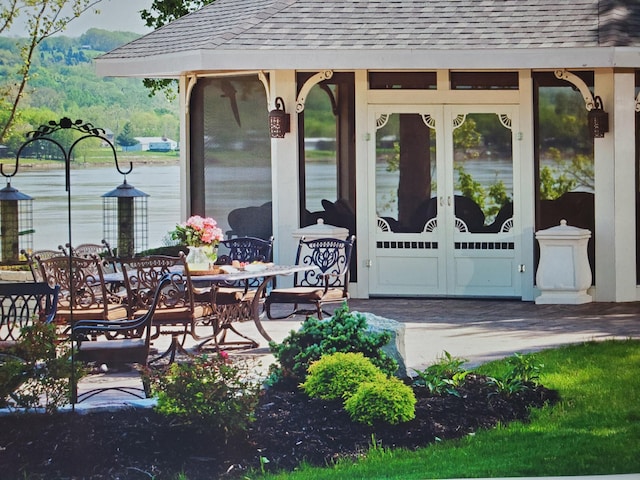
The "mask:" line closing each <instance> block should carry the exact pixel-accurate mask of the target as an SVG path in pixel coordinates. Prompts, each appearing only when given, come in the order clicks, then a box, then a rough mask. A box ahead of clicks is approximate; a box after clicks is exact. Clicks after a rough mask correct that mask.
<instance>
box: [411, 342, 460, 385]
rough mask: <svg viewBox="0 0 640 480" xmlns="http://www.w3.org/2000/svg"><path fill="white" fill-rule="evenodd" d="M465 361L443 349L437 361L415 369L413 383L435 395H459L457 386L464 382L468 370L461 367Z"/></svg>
mask: <svg viewBox="0 0 640 480" xmlns="http://www.w3.org/2000/svg"><path fill="white" fill-rule="evenodd" d="M465 363H466V360H464V359H461V358H457V357H453V356H452V355H451V354H450V353H449V352H447V351H446V350H445V352H444V354H443V356H442V357H440V359H439V361H438V362H437V363H434V364H433V365H430V366H429V367H427V368H425V369H424V370H416V378H415V379H414V382H413V384H414V385H415V386H417V387H424V388H426V389H428V390H429V392H431V393H433V394H436V395H442V394H449V395H455V396H459V395H460V394H459V393H458V390H457V387H459V386H460V385H461V384H462V383H463V382H464V379H465V378H466V377H467V375H468V374H469V371H468V370H464V369H463V368H462V365H464V364H465Z"/></svg>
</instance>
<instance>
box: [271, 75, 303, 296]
mask: <svg viewBox="0 0 640 480" xmlns="http://www.w3.org/2000/svg"><path fill="white" fill-rule="evenodd" d="M269 83H270V87H271V104H270V105H269V110H272V109H273V108H274V104H273V102H274V100H275V99H276V97H282V99H283V101H284V104H285V108H286V111H287V113H289V114H290V115H291V131H290V132H289V133H287V134H286V135H285V136H284V138H274V139H271V188H272V192H273V194H272V197H273V235H274V246H273V258H274V261H275V262H276V263H280V264H287V265H291V264H293V263H294V261H295V255H296V248H297V242H296V240H295V239H294V238H293V237H292V235H291V234H292V232H293V231H294V230H297V229H298V228H299V227H300V223H299V219H300V202H299V197H300V188H299V183H298V170H299V169H298V115H297V113H296V111H295V106H296V77H295V71H294V70H276V71H271V72H269ZM291 282H292V280H291V279H290V278H288V277H283V278H282V279H278V286H279V287H280V286H283V287H284V286H288V285H289V284H290V283H291Z"/></svg>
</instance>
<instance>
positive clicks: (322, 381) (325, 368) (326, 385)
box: [300, 352, 386, 400]
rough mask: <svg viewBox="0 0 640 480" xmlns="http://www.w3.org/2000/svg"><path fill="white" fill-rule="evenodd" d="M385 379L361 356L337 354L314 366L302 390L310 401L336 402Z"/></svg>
mask: <svg viewBox="0 0 640 480" xmlns="http://www.w3.org/2000/svg"><path fill="white" fill-rule="evenodd" d="M385 379H386V375H385V374H384V373H382V370H380V369H379V368H378V367H376V366H375V365H374V364H373V363H371V360H369V359H368V358H366V357H365V356H364V355H363V354H362V353H360V352H358V353H354V352H347V353H343V352H336V353H333V354H331V355H324V356H323V357H322V358H320V360H317V361H315V362H313V363H312V364H311V365H310V366H309V371H308V375H307V380H306V381H305V382H304V383H303V384H301V385H300V386H301V387H302V389H303V390H304V391H305V392H306V393H307V395H309V396H310V397H316V398H322V399H324V400H335V399H338V398H348V397H350V396H351V395H353V393H354V392H355V391H356V390H357V388H358V387H359V386H360V384H361V383H365V382H381V381H384V380H385Z"/></svg>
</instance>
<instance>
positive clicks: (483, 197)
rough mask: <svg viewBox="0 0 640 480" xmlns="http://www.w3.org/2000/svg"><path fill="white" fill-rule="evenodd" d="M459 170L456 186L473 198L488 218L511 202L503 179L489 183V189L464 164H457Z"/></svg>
mask: <svg viewBox="0 0 640 480" xmlns="http://www.w3.org/2000/svg"><path fill="white" fill-rule="evenodd" d="M454 169H455V171H456V172H458V181H457V182H456V185H455V188H456V190H458V191H459V192H460V193H461V194H462V195H463V196H465V197H467V198H470V199H472V200H473V201H474V202H475V203H476V204H477V205H478V206H479V207H480V208H481V209H482V211H483V212H484V214H485V217H486V219H491V218H492V217H495V215H497V213H498V212H499V211H500V209H501V208H502V206H503V205H505V204H506V203H508V202H510V201H511V199H510V198H509V194H508V193H507V187H506V185H505V184H504V182H503V181H502V180H498V181H496V182H494V183H492V184H491V185H489V191H488V192H487V190H486V189H485V187H484V186H483V185H482V183H480V182H478V181H476V180H474V178H473V177H472V176H471V174H470V173H468V172H467V171H466V169H465V168H464V166H463V165H461V164H456V165H455V167H454Z"/></svg>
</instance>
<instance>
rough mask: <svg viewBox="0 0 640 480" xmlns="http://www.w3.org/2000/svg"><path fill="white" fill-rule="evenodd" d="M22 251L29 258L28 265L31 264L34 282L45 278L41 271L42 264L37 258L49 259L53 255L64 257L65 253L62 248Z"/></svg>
mask: <svg viewBox="0 0 640 480" xmlns="http://www.w3.org/2000/svg"><path fill="white" fill-rule="evenodd" d="M20 253H22V254H23V255H24V256H25V258H26V259H27V265H29V270H30V271H31V276H32V277H33V281H34V282H43V281H44V278H43V277H42V272H41V271H40V264H39V263H38V261H37V259H36V257H37V258H41V259H42V260H47V259H49V258H53V257H64V256H65V253H64V252H63V251H62V250H34V251H33V252H31V253H29V252H27V251H26V250H22V251H21V252H20Z"/></svg>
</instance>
